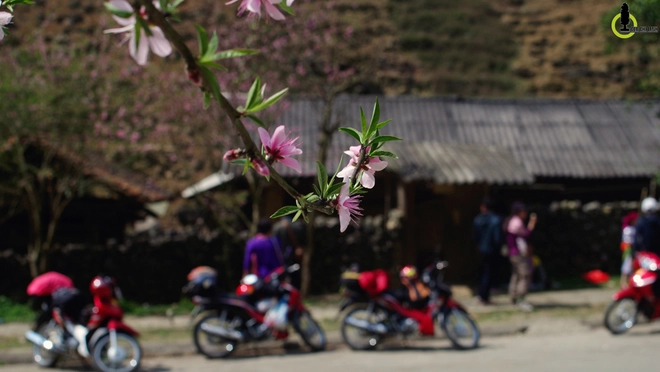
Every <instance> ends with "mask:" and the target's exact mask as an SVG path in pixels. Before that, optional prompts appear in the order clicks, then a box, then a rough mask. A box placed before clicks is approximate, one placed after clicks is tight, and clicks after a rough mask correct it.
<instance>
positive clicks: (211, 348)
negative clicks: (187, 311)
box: [193, 314, 236, 358]
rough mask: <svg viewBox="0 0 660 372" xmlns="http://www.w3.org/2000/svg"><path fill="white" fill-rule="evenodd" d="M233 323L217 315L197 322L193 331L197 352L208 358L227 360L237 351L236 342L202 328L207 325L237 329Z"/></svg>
mask: <svg viewBox="0 0 660 372" xmlns="http://www.w3.org/2000/svg"><path fill="white" fill-rule="evenodd" d="M232 323H235V322H234V321H231V322H230V321H227V320H226V319H223V318H221V317H220V316H218V315H215V314H214V315H208V316H206V317H204V318H202V319H201V320H200V321H199V322H197V324H196V325H195V329H194V330H193V341H194V342H195V347H196V348H197V351H199V352H200V353H202V354H204V355H205V356H207V357H208V358H226V357H227V356H229V354H231V353H232V352H234V349H236V341H234V340H230V339H227V338H224V337H222V336H218V335H214V334H211V333H209V332H206V331H204V329H203V328H202V325H203V324H207V325H209V326H213V327H221V328H225V329H228V330H231V329H235V328H236V327H234V326H233V325H232Z"/></svg>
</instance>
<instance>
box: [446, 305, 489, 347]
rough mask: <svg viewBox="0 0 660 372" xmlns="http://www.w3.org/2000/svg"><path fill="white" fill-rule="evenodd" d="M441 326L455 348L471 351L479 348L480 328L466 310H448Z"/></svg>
mask: <svg viewBox="0 0 660 372" xmlns="http://www.w3.org/2000/svg"><path fill="white" fill-rule="evenodd" d="M440 326H441V327H442V330H443V331H445V334H446V335H447V337H449V340H451V343H452V344H453V345H454V347H455V348H457V349H459V350H469V349H474V348H476V347H477V346H479V338H480V337H481V333H480V332H479V327H477V323H476V322H475V321H474V320H473V319H472V317H471V316H470V315H469V314H468V313H467V312H466V311H465V310H463V309H459V308H457V307H455V308H452V309H449V310H447V312H446V313H445V315H444V318H443V319H442V322H441V323H440Z"/></svg>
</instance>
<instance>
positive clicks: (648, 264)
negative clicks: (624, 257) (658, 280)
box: [639, 257, 658, 271]
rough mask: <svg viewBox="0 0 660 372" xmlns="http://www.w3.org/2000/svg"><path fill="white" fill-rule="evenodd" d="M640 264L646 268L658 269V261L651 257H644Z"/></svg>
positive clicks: (650, 269)
mask: <svg viewBox="0 0 660 372" xmlns="http://www.w3.org/2000/svg"><path fill="white" fill-rule="evenodd" d="M639 266H640V267H641V268H642V269H644V270H649V271H656V270H658V263H657V262H656V261H655V260H653V259H651V258H650V257H644V258H642V259H641V260H640V261H639Z"/></svg>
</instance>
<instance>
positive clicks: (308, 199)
mask: <svg viewBox="0 0 660 372" xmlns="http://www.w3.org/2000/svg"><path fill="white" fill-rule="evenodd" d="M305 199H307V201H308V202H310V203H314V202H315V201H317V200H319V199H320V198H319V197H318V195H314V194H312V196H310V197H308V198H305Z"/></svg>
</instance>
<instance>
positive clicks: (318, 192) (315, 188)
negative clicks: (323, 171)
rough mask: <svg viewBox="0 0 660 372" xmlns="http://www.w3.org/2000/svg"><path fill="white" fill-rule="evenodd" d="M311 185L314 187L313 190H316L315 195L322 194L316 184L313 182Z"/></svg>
mask: <svg viewBox="0 0 660 372" xmlns="http://www.w3.org/2000/svg"><path fill="white" fill-rule="evenodd" d="M312 186H313V187H314V191H315V192H316V195H321V196H323V194H322V193H321V191H320V190H319V188H318V186H316V185H315V184H312Z"/></svg>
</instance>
